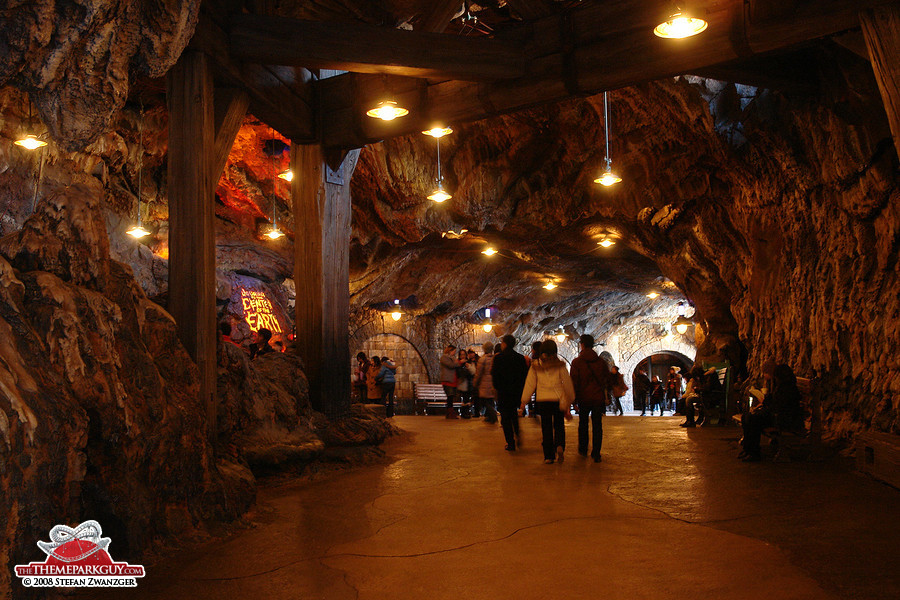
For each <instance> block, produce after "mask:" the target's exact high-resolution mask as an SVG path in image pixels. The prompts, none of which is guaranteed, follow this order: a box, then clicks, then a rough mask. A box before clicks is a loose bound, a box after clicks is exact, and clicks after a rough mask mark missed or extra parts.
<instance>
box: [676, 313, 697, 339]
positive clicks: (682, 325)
mask: <svg viewBox="0 0 900 600" xmlns="http://www.w3.org/2000/svg"><path fill="white" fill-rule="evenodd" d="M692 323H693V321H691V320H690V319H688V318H687V317H685V316H684V315H681V316H679V317H678V318H677V319H675V322H674V323H673V325H675V331H677V332H678V333H680V334H681V335H684V334H685V333H687V330H688V327H690V326H691V325H692Z"/></svg>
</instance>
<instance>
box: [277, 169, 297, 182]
mask: <svg viewBox="0 0 900 600" xmlns="http://www.w3.org/2000/svg"><path fill="white" fill-rule="evenodd" d="M278 176H279V177H280V178H281V179H284V180H285V181H293V180H294V172H293V171H291V170H290V169H288V170H287V171H282V172H281V173H279V174H278Z"/></svg>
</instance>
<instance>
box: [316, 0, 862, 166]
mask: <svg viewBox="0 0 900 600" xmlns="http://www.w3.org/2000/svg"><path fill="white" fill-rule="evenodd" d="M861 2H862V3H869V4H877V3H879V2H878V0H861ZM859 4H860V2H851V1H850V0H825V1H824V2H822V3H821V4H816V6H815V7H814V8H815V9H816V10H818V11H819V12H817V13H815V14H810V12H809V10H808V9H803V10H800V9H797V10H796V11H795V12H794V13H792V15H793V16H786V17H781V18H779V19H777V20H775V21H760V22H755V23H750V22H747V21H746V20H745V14H744V10H743V5H742V4H741V3H737V2H730V3H727V4H726V3H721V4H717V5H715V6H714V8H715V10H712V9H711V10H709V11H707V12H706V14H705V18H706V19H707V20H708V21H709V23H710V25H709V29H708V30H707V31H706V32H704V33H703V34H701V35H699V36H696V37H694V38H688V39H685V40H678V41H672V40H662V39H660V38H657V37H656V36H654V35H653V33H652V27H653V24H654V23H653V21H654V18H653V15H652V14H636V11H634V10H632V8H633V7H631V5H630V4H627V3H618V2H612V3H606V2H604V3H591V4H587V5H584V7H583V8H578V9H575V10H572V11H570V12H569V13H567V14H566V15H562V16H554V17H550V18H547V19H542V20H540V21H538V22H537V23H534V24H529V25H526V26H523V27H522V28H520V29H518V30H516V31H514V32H512V33H509V34H505V35H507V37H510V39H514V40H517V41H520V42H522V43H525V44H526V48H527V50H526V52H527V53H528V54H529V56H532V57H533V58H532V61H531V65H530V71H531V72H532V73H533V76H530V77H523V78H519V79H514V80H510V81H495V82H491V83H476V82H466V81H452V80H451V81H440V82H436V83H435V82H430V83H429V82H427V81H424V80H419V82H418V83H415V82H413V81H410V80H406V81H405V82H404V81H403V79H404V78H396V79H393V80H391V88H392V90H399V89H401V88H404V89H405V90H407V91H405V92H398V93H397V94H396V95H397V96H398V98H400V99H401V101H402V102H404V103H405V105H406V107H407V108H409V109H410V111H411V113H410V116H408V117H404V118H402V119H397V120H396V121H391V122H387V123H385V122H376V120H375V119H367V118H365V117H362V119H360V117H359V115H361V114H363V113H364V112H365V110H364V109H365V108H366V107H368V106H369V105H371V104H373V103H374V101H375V99H376V98H377V97H378V95H379V94H380V93H382V90H383V89H384V82H383V81H381V80H373V79H371V76H367V75H362V74H347V75H341V76H340V77H335V78H332V79H329V80H326V81H321V82H318V83H317V84H316V86H317V92H318V94H317V96H318V98H319V102H320V109H319V110H320V111H321V114H320V121H321V123H322V124H323V127H322V131H323V132H324V133H323V135H322V137H321V139H322V141H323V143H324V144H325V145H326V146H327V147H346V148H353V147H359V146H361V145H363V144H366V143H370V142H373V141H377V140H380V139H384V138H385V137H390V136H395V135H404V134H407V133H412V132H415V131H419V130H421V129H423V128H424V127H426V126H428V125H430V124H431V123H433V122H436V121H441V122H444V123H461V122H467V121H475V120H479V119H483V118H485V117H488V116H492V115H498V114H504V113H508V112H513V111H516V110H521V109H525V108H531V107H534V106H539V105H542V104H547V103H552V102H559V101H561V100H564V99H567V98H571V97H575V96H581V95H590V94H595V93H598V92H601V91H604V90H611V89H617V88H620V87H624V86H628V85H634V84H636V83H641V82H644V81H652V80H655V79H661V78H664V77H669V76H673V75H680V74H685V73H694V72H697V71H700V70H701V69H704V68H707V67H712V66H715V65H720V64H724V63H735V64H738V63H739V61H741V60H746V59H748V58H750V57H753V56H755V55H757V54H763V53H767V52H773V51H776V50H781V49H785V48H789V47H791V46H794V45H797V44H801V43H804V42H807V41H809V40H813V39H817V38H820V37H824V36H827V35H831V34H834V33H837V32H840V31H844V30H846V29H848V28H852V27H855V26H856V25H857V24H858V12H857V11H858V8H859ZM804 6H805V5H804ZM539 32H544V34H540V35H539ZM348 99H352V104H351V103H349V102H348Z"/></svg>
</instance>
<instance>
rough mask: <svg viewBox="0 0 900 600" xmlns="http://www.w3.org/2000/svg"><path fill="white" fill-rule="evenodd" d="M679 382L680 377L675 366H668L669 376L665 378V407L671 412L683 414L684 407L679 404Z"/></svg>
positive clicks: (680, 381)
mask: <svg viewBox="0 0 900 600" xmlns="http://www.w3.org/2000/svg"><path fill="white" fill-rule="evenodd" d="M681 384H682V377H681V374H680V373H679V372H678V368H677V367H675V366H671V367H669V376H668V379H666V408H668V409H669V410H670V411H671V412H672V414H673V415H674V414H683V413H684V409H683V407H682V406H681Z"/></svg>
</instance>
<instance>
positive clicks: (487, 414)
mask: <svg viewBox="0 0 900 600" xmlns="http://www.w3.org/2000/svg"><path fill="white" fill-rule="evenodd" d="M478 403H479V404H480V405H481V407H482V408H484V420H485V421H487V422H488V423H496V422H497V409H496V408H494V399H493V398H482V397H480V396H479V397H478Z"/></svg>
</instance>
